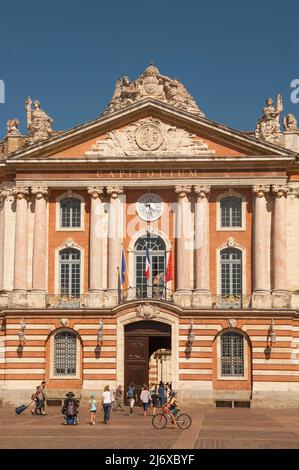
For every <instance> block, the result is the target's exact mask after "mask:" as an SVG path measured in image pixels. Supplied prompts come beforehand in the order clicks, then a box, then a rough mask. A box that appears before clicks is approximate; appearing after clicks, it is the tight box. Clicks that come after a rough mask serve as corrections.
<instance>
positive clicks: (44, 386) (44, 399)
mask: <svg viewBox="0 0 299 470" xmlns="http://www.w3.org/2000/svg"><path fill="white" fill-rule="evenodd" d="M40 386H41V391H42V395H43V398H42V407H41V413H42V415H45V414H46V400H47V395H46V382H45V381H44V380H43V381H42V383H41V385H40Z"/></svg>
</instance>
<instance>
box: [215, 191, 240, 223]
mask: <svg viewBox="0 0 299 470" xmlns="http://www.w3.org/2000/svg"><path fill="white" fill-rule="evenodd" d="M220 212H221V227H242V201H241V199H239V198H236V197H226V198H223V199H221V201H220Z"/></svg>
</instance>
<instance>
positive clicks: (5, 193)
mask: <svg viewBox="0 0 299 470" xmlns="http://www.w3.org/2000/svg"><path fill="white" fill-rule="evenodd" d="M10 195H11V188H5V187H4V188H1V189H0V199H6V198H7V197H9V196H10Z"/></svg>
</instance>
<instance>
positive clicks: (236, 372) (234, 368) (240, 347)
mask: <svg viewBox="0 0 299 470" xmlns="http://www.w3.org/2000/svg"><path fill="white" fill-rule="evenodd" d="M221 376H222V377H243V376H244V339H243V336H242V335H240V334H238V333H230V332H229V333H224V334H223V335H221Z"/></svg>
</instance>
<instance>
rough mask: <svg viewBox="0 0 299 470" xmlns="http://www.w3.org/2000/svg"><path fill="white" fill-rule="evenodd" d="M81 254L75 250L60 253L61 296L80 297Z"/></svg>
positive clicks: (67, 249) (70, 249)
mask: <svg viewBox="0 0 299 470" xmlns="http://www.w3.org/2000/svg"><path fill="white" fill-rule="evenodd" d="M80 258H81V253H80V251H79V250H76V249H75V248H66V249H64V250H61V251H60V253H59V272H60V278H59V285H60V294H61V295H73V296H79V295H80V271H81V269H80V262H81V259H80Z"/></svg>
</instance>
